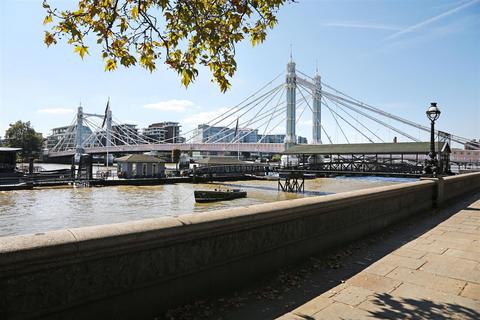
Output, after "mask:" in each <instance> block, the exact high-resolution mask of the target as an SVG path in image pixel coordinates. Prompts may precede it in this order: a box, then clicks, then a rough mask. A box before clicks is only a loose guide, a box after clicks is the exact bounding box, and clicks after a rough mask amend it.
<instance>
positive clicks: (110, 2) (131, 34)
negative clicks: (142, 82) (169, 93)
mask: <svg viewBox="0 0 480 320" xmlns="http://www.w3.org/2000/svg"><path fill="white" fill-rule="evenodd" d="M293 1H294V0H78V7H77V8H76V10H75V11H69V10H65V11H60V10H58V9H55V8H52V7H51V6H50V4H48V3H47V0H44V3H43V7H44V8H45V9H46V12H47V15H46V17H45V19H44V24H50V23H53V26H52V28H51V29H50V31H45V38H44V42H45V44H46V45H47V46H50V45H52V44H56V43H57V40H59V39H65V40H66V41H67V42H68V43H69V44H70V45H73V46H74V51H75V52H76V53H78V54H79V55H80V57H81V58H82V59H83V58H84V56H85V55H88V54H89V52H88V49H89V46H88V45H87V40H92V37H88V35H93V36H94V37H95V38H96V42H97V44H98V45H100V46H101V47H102V56H103V59H104V62H105V70H106V71H113V70H115V69H116V68H117V66H118V65H123V66H125V67H130V66H133V65H140V66H142V67H144V68H146V69H147V70H149V71H150V72H152V71H153V70H155V69H156V65H157V63H158V61H159V60H163V61H164V63H166V64H167V65H168V66H170V67H171V68H173V69H174V70H176V71H177V72H178V73H179V75H181V78H182V83H183V85H185V86H188V85H189V84H190V83H191V82H192V81H193V80H194V79H195V77H196V76H197V75H198V69H197V68H198V65H204V66H207V67H208V68H209V69H210V71H211V72H212V75H213V79H212V81H216V82H217V83H218V84H219V86H220V89H221V90H222V91H225V90H227V89H228V87H229V86H230V82H229V79H230V78H231V77H232V76H233V74H234V73H235V71H236V69H237V64H236V62H235V45H236V43H238V42H240V41H242V40H244V39H245V38H250V41H251V43H252V45H256V44H258V43H261V42H263V41H264V40H265V38H266V34H267V33H266V32H267V30H268V29H269V28H270V29H271V28H273V27H274V26H275V24H276V23H277V19H276V14H277V12H278V10H279V8H280V7H281V6H282V5H284V4H285V3H286V2H293Z"/></svg>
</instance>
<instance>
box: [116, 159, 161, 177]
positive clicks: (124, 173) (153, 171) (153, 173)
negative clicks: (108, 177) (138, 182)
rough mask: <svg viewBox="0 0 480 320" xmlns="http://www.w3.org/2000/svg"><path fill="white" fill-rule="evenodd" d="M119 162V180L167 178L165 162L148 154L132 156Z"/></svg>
mask: <svg viewBox="0 0 480 320" xmlns="http://www.w3.org/2000/svg"><path fill="white" fill-rule="evenodd" d="M116 161H117V175H118V177H119V178H126V179H130V178H156V177H164V176H165V161H163V160H162V159H159V158H157V157H153V156H150V155H148V154H130V155H128V156H124V157H120V158H117V159H116Z"/></svg>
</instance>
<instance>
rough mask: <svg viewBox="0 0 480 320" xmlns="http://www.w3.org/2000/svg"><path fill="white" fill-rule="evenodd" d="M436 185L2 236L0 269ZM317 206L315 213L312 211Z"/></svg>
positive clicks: (184, 237)
mask: <svg viewBox="0 0 480 320" xmlns="http://www.w3.org/2000/svg"><path fill="white" fill-rule="evenodd" d="M434 184H435V182H433V181H416V182H407V183H401V184H398V185H392V186H382V187H375V188H369V189H363V190H357V191H350V192H344V193H339V194H332V195H325V196H316V197H308V198H302V199H294V200H283V201H278V202H273V203H264V204H256V205H250V206H246V207H238V208H230V209H222V210H216V211H209V212H202V213H193V214H184V215H180V216H178V217H161V218H152V219H143V220H135V221H128V222H122V223H114V224H107V225H96V226H89V227H81V228H71V229H64V230H55V231H48V232H45V233H37V234H27V235H17V236H8V237H0V257H1V259H0V270H1V269H2V268H3V267H7V268H8V266H9V265H14V264H18V263H28V261H32V260H38V259H42V258H44V259H47V258H51V257H61V256H66V255H78V254H86V255H96V254H101V253H102V252H103V253H104V252H105V251H107V252H108V251H112V249H113V248H114V250H115V251H117V252H118V251H119V250H132V249H135V247H139V246H141V247H142V248H145V246H148V244H149V243H150V244H151V245H153V246H162V245H169V244H172V243H175V242H178V241H188V240H192V239H195V238H198V237H204V236H210V235H211V234H212V233H228V232H232V231H235V230H242V229H245V228H247V229H248V228H251V227H256V226H260V225H264V224H272V223H276V222H281V221H285V220H291V219H296V218H299V217H302V216H305V215H312V214H322V213H326V212H329V211H331V210H334V209H336V208H340V207H348V206H351V205H353V204H356V203H358V202H363V201H367V200H371V199H374V198H375V197H383V196H384V195H385V194H386V193H387V194H388V193H397V192H402V191H404V190H405V189H411V191H412V192H415V190H417V188H425V187H427V188H428V186H429V185H431V186H432V187H433V186H434ZM313 207H315V210H309V209H311V208H313Z"/></svg>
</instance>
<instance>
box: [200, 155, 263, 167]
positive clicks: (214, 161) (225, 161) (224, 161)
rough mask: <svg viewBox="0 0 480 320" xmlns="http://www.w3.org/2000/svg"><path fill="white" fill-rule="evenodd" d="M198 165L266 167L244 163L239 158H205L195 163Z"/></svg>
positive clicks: (260, 164)
mask: <svg viewBox="0 0 480 320" xmlns="http://www.w3.org/2000/svg"><path fill="white" fill-rule="evenodd" d="M195 162H196V163H198V164H204V165H226V166H228V165H230V166H234V165H256V166H265V164H264V163H256V162H255V163H254V162H247V161H242V160H240V159H237V158H233V157H232V158H229V157H207V158H203V159H200V160H197V161H195Z"/></svg>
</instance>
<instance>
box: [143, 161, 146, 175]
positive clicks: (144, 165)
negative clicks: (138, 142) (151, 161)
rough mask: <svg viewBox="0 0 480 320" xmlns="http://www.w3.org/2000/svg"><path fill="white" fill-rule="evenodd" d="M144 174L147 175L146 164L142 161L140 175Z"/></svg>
mask: <svg viewBox="0 0 480 320" xmlns="http://www.w3.org/2000/svg"><path fill="white" fill-rule="evenodd" d="M146 175H147V164H146V163H142V176H146Z"/></svg>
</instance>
